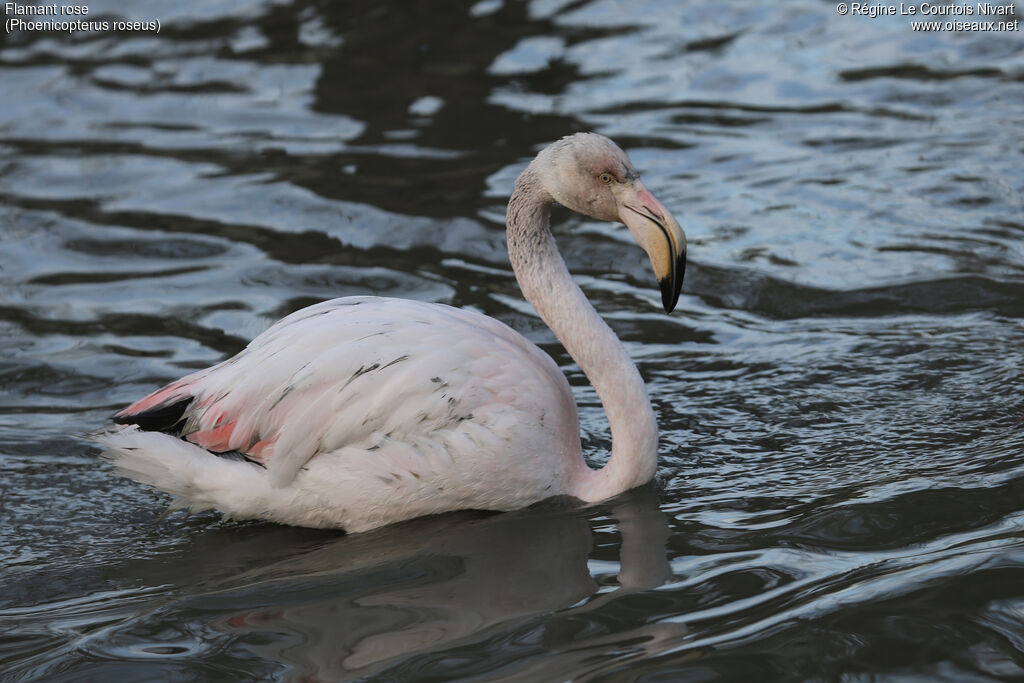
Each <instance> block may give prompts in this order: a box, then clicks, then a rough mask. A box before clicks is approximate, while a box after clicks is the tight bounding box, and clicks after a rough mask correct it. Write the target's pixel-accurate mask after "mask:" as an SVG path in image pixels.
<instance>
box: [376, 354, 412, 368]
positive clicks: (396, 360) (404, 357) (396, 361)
mask: <svg viewBox="0 0 1024 683" xmlns="http://www.w3.org/2000/svg"><path fill="white" fill-rule="evenodd" d="M403 360H409V356H408V355H405V356H399V357H398V358H396V359H394V360H393V361H391V362H390V363H388V364H387V365H385V366H384V367H383V368H381V370H383V369H384V368H390V367H391V366H392V365H394V364H395V363H401V362H402V361H403Z"/></svg>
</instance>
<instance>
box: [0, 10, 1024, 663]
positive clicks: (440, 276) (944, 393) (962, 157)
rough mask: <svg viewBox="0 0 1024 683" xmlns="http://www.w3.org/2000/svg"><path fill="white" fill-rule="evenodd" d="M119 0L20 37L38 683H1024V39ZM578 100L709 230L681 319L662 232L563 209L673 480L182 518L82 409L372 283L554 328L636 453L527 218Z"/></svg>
mask: <svg viewBox="0 0 1024 683" xmlns="http://www.w3.org/2000/svg"><path fill="white" fill-rule="evenodd" d="M89 7H90V15H89V17H90V18H95V17H100V18H102V17H106V18H107V19H113V18H125V19H136V20H154V19H159V20H160V21H161V26H162V29H161V33H160V34H159V35H154V34H151V33H145V32H136V33H115V32H106V33H100V34H76V35H72V36H68V35H65V34H47V33H42V32H34V33H24V32H22V33H11V34H2V35H0V84H2V89H3V93H4V97H3V99H2V101H0V226H2V228H0V293H2V299H0V349H2V354H0V387H2V392H0V470H2V483H0V547H2V548H3V549H4V552H3V553H2V554H0V582H2V591H0V678H2V679H3V680H12V681H20V680H45V681H81V680H104V681H106V680H125V681H131V680H138V681H143V680H146V681H150V680H267V679H276V680H305V679H316V680H323V681H331V680H346V679H352V678H364V679H370V678H375V677H380V678H382V679H387V680H450V679H453V678H463V679H472V680H563V679H568V678H574V677H575V678H578V679H581V680H613V681H619V680H645V681H661V680H666V681H667V680H694V681H698V680H699V681H706V680H780V681H789V680H811V681H818V680H849V681H854V680H897V679H899V680H904V679H907V678H915V677H920V678H925V679H930V680H952V681H985V680H1006V679H1020V678H1022V677H1024V629H1022V627H1021V620H1022V617H1024V588H1022V586H1024V532H1022V521H1024V428H1018V427H1017V424H1018V420H1019V418H1020V417H1021V415H1022V413H1024V405H1022V401H1021V399H1020V387H1021V386H1022V381H1024V247H1022V245H1024V239H1022V238H1024V219H1022V208H1024V200H1022V188H1024V171H1022V164H1021V161H1022V153H1024V134H1022V132H1021V131H1022V130H1024V113H1022V112H1024V108H1022V106H1021V105H1022V104H1024V41H1022V38H1024V33H1021V32H1020V31H1002V32H980V31H975V32H970V31H967V32H949V31H946V32H942V31H940V32H915V31H913V30H912V29H911V26H910V23H909V22H910V18H908V17H900V16H895V17H878V18H874V19H872V18H869V17H862V16H840V15H839V14H837V13H836V10H835V6H834V4H832V3H819V2H799V1H795V2H788V3H785V4H784V5H783V4H779V3H775V4H769V3H759V2H752V1H751V2H741V1H736V2H732V3H728V4H724V5H723V4H722V3H716V2H709V1H695V2H686V3H679V2H656V1H652V2H645V3H644V2H630V3H625V2H621V3H620V2H611V1H602V0H592V1H587V0H580V1H569V2H563V1H559V0H536V1H535V2H529V3H524V2H513V1H511V0H509V1H506V2H502V0H483V1H481V2H477V3H475V4H474V3H470V2H458V1H456V2H445V3H437V2H426V1H423V2H416V3H406V2H401V3H399V2H387V1H386V0H385V1H382V0H375V1H374V2H346V3H327V2H322V3H314V2H306V1H305V0H299V1H297V2H293V3H289V2H267V3H262V4H258V3H204V2H195V1H185V2H180V1H179V2H174V3H170V2H160V1H157V0H154V1H152V2H146V3H135V4H134V5H133V6H131V7H130V8H128V7H126V6H124V4H123V3H117V2H108V1H106V0H97V1H96V2H93V3H90V4H89ZM1017 16H1019V14H1018V15H1017ZM1012 18H1013V17H1011V19H1012ZM575 130H597V131H599V132H603V133H605V134H608V135H610V136H612V137H613V138H615V139H616V140H617V141H618V142H619V143H620V144H621V145H622V146H623V147H624V148H626V149H627V150H628V151H629V152H630V153H631V156H632V158H633V160H634V161H635V163H636V164H637V166H638V167H639V168H640V169H641V171H642V172H643V173H644V176H645V180H646V181H647V184H648V186H649V187H650V188H651V189H652V190H653V191H654V193H655V195H656V196H657V197H659V199H660V200H661V201H662V202H663V203H664V204H665V205H666V206H668V207H670V208H671V209H672V210H673V211H674V212H675V214H676V216H677V217H678V218H679V219H680V222H681V223H682V224H683V226H684V227H685V228H686V230H687V232H688V235H689V238H690V265H689V268H688V270H687V275H686V281H685V283H684V295H683V298H682V299H681V300H680V305H679V307H678V309H677V312H676V313H675V314H674V315H673V316H671V317H667V316H665V315H663V314H662V313H661V312H660V311H659V307H660V306H659V304H660V295H659V293H658V290H657V287H656V285H655V283H654V281H653V277H652V275H651V273H650V270H649V266H648V264H647V263H646V257H645V256H644V255H643V253H642V252H641V251H640V250H639V249H637V248H635V247H633V246H629V244H630V240H629V237H628V235H627V234H626V231H625V230H623V229H622V228H621V227H616V226H612V225H604V224H599V223H595V222H592V221H588V220H584V219H582V218H579V217H576V216H571V215H568V214H567V213H565V212H559V213H556V215H555V230H556V234H557V235H558V239H559V242H560V245H561V248H562V251H563V253H564V254H565V255H566V259H567V261H568V263H569V265H570V267H571V268H572V269H573V271H574V273H575V274H576V275H577V277H578V280H579V281H580V282H581V284H582V286H583V287H584V289H585V291H586V292H587V293H588V294H589V296H590V297H591V299H592V300H593V301H594V303H595V305H596V306H597V308H598V309H599V310H600V311H601V312H602V314H604V315H605V316H606V318H607V319H608V320H609V322H610V324H611V325H612V326H613V328H614V329H615V330H616V332H617V333H618V334H619V335H620V337H621V338H622V339H623V340H624V341H625V342H626V344H627V346H628V348H629V350H630V352H631V354H632V355H633V357H634V359H635V360H636V361H637V363H638V365H639V367H640V369H641V372H642V374H643V375H644V377H645V378H646V379H647V381H648V384H649V388H650V393H651V395H652V397H653V400H654V402H655V404H656V408H657V410H658V413H659V416H660V424H661V428H662V432H663V436H662V449H661V461H660V467H659V475H658V486H657V487H651V488H649V489H644V490H640V491H637V492H633V493H630V494H627V495H626V496H623V497H622V498H621V499H619V500H616V501H612V502H609V503H607V504H604V505H598V506H595V507H592V508H587V509H578V508H574V507H571V506H566V505H563V504H557V503H553V504H549V505H544V506H541V507H540V508H539V509H535V510H528V511H523V512H518V513H514V514H508V515H497V516H488V515H480V514H475V513H466V514H459V515H450V516H443V517H441V518H437V519H426V520H418V521H415V522H411V523H408V524H404V525H400V526H397V527H393V528H388V529H383V530H379V531H376V532H373V533H370V534H365V535H357V536H350V537H346V536H343V535H339V534H337V533H332V532H324V531H312V530H303V529H294V528H288V527H280V526H273V525H267V524H259V523H234V522H226V521H222V520H220V518H219V517H218V516H217V515H215V514H212V513H211V514H202V515H198V516H194V517H190V518H184V517H183V516H181V515H180V514H175V515H171V516H169V517H167V518H162V517H161V513H162V512H163V510H164V508H165V507H166V505H167V503H168V498H167V497H166V496H165V495H163V494H160V493H157V492H153V491H150V490H147V489H145V488H144V487H142V486H140V485H137V484H135V483H133V482H130V481H127V480H122V479H119V478H116V477H114V476H112V475H111V472H110V471H109V466H108V465H106V464H104V463H102V462H99V461H97V459H96V457H95V449H94V448H93V447H91V446H90V445H88V444H87V443H85V442H83V441H81V440H79V439H78V438H77V436H76V435H80V434H83V433H85V432H87V431H89V430H91V429H94V428H96V427H98V426H100V425H102V424H104V423H105V421H106V420H107V418H108V416H109V415H110V413H112V412H113V411H114V410H116V409H117V408H119V407H121V406H123V405H125V404H127V403H128V402H130V401H132V400H134V399H135V398H138V397H139V396H142V395H144V394H145V393H147V392H149V391H151V390H153V389H154V388H156V387H158V386H159V385H161V384H163V383H164V382H166V381H169V380H172V379H174V378H176V377H178V376H180V375H182V374H184V373H186V372H187V371H189V370H191V369H194V368H199V367H204V366H207V365H209V364H211V363H214V362H216V361H218V360H220V359H222V358H224V357H226V356H228V355H230V354H233V353H234V352H236V351H238V350H239V349H241V348H242V347H243V346H244V344H245V343H246V341H247V340H248V339H250V338H251V337H253V336H255V335H256V334H258V333H259V332H260V331H261V330H263V329H265V328H266V327H267V326H268V325H269V324H270V323H271V322H272V321H274V320H276V319H278V318H280V317H281V316H283V315H285V314H287V313H288V312H290V311H292V310H295V309H297V308H299V307H301V306H304V305H307V304H310V303H313V302H316V301H319V300H322V299H326V298H330V297H334V296H340V295H348V294H367V293H372V294H386V295H394V296H402V297H408V298H414V299H421V300H426V301H439V302H446V303H452V304H455V305H458V306H467V307H472V308H475V309H477V310H480V311H483V312H485V313H487V314H488V315H491V316H494V317H497V318H499V319H501V320H503V321H505V322H507V323H508V324H510V325H512V326H513V327H514V328H516V329H518V330H520V331H522V332H523V333H524V334H526V335H527V336H528V337H529V338H530V339H532V340H534V341H536V342H537V343H539V344H540V345H541V346H542V347H543V348H545V349H546V350H547V351H549V352H550V353H551V354H552V355H553V356H554V357H555V358H556V360H557V361H558V362H559V364H560V365H561V366H562V367H563V368H564V370H565V371H566V373H567V374H568V376H569V377H570V380H571V382H572V384H573V386H574V388H575V391H576V394H577V398H578V401H579V403H580V406H581V416H582V421H583V430H584V434H583V438H584V445H585V450H586V452H587V454H588V456H589V457H591V458H592V461H593V462H594V463H595V464H599V463H600V462H602V461H603V459H604V458H605V457H607V452H608V446H609V442H608V436H607V433H606V427H605V424H604V422H603V418H602V415H601V411H600V407H599V405H598V403H597V400H596V397H595V395H594V393H593V391H592V390H591V389H590V388H589V387H588V386H587V385H586V383H585V381H584V379H583V377H582V375H581V373H580V372H579V370H578V368H576V367H575V365H574V364H573V363H572V362H571V360H570V359H569V358H568V357H567V356H566V354H565V353H564V351H563V350H562V349H561V347H560V346H559V345H558V344H557V342H555V341H554V338H553V337H552V335H551V334H550V332H548V331H547V330H546V329H545V328H544V327H543V325H542V324H541V323H540V321H539V319H538V318H537V317H536V316H535V314H534V313H533V312H532V309H530V308H529V306H527V305H526V304H524V303H523V302H522V300H521V299H520V298H519V292H518V288H517V287H516V285H515V282H514V279H513V277H512V274H511V271H510V269H509V267H508V265H507V262H506V259H505V251H504V242H503V231H502V227H503V226H502V221H503V215H504V202H505V200H506V199H507V196H508V194H509V191H510V188H511V185H512V181H513V180H514V178H515V176H516V174H517V173H518V172H519V170H520V169H521V168H522V167H523V165H524V164H525V163H526V161H527V160H528V159H529V158H530V157H531V156H532V155H533V154H534V153H535V151H536V150H537V149H539V148H540V147H541V146H542V145H543V144H545V143H547V142H549V141H551V140H553V139H556V138H558V137H560V136H562V135H564V134H567V133H569V132H573V131H575Z"/></svg>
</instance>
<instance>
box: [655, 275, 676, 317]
mask: <svg viewBox="0 0 1024 683" xmlns="http://www.w3.org/2000/svg"><path fill="white" fill-rule="evenodd" d="M681 284H682V282H681V281H680V285H681ZM658 285H659V286H660V287H661V305H662V306H664V307H665V312H666V313H671V312H672V311H673V310H674V309H675V307H676V302H677V301H679V290H680V289H681V287H676V286H674V284H673V282H672V278H664V279H662V280H659V281H658Z"/></svg>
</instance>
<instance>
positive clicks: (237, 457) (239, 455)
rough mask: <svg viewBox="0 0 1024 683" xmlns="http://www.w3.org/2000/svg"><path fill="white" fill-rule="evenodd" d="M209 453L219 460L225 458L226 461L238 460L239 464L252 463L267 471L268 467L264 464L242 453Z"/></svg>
mask: <svg viewBox="0 0 1024 683" xmlns="http://www.w3.org/2000/svg"><path fill="white" fill-rule="evenodd" d="M209 452H210V453H213V454H214V455H216V456H217V457H218V458H224V459H225V460H238V461H239V462H249V463H252V464H253V465H258V466H260V467H262V468H263V469H267V466H266V465H264V464H263V463H261V462H260V461H258V460H253V459H252V458H250V457H249V456H248V455H246V454H245V453H242V452H241V451H221V452H219V453H218V452H217V451H209Z"/></svg>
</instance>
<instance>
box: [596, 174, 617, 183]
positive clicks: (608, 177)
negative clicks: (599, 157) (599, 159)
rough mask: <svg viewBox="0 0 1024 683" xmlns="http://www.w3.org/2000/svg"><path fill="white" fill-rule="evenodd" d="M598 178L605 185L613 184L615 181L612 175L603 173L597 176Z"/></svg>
mask: <svg viewBox="0 0 1024 683" xmlns="http://www.w3.org/2000/svg"><path fill="white" fill-rule="evenodd" d="M597 178H598V180H600V181H601V182H602V183H604V184H605V185H609V184H611V182H612V180H613V178H612V174H611V173H602V174H601V175H599V176H597Z"/></svg>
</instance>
